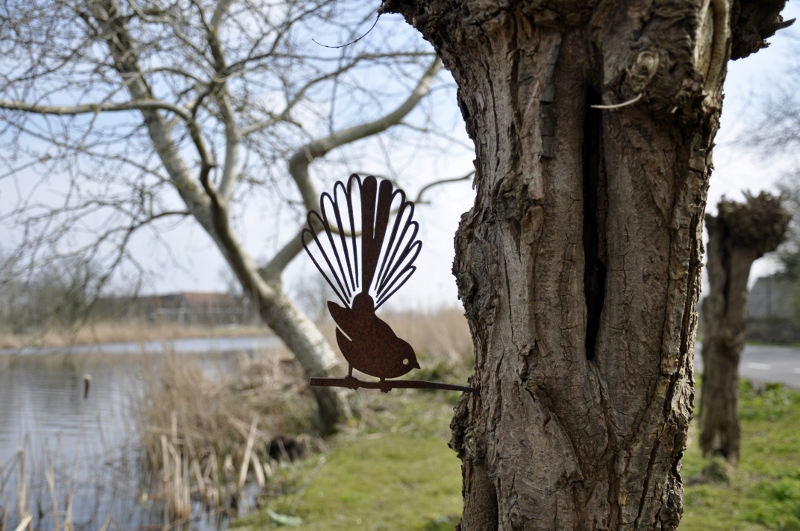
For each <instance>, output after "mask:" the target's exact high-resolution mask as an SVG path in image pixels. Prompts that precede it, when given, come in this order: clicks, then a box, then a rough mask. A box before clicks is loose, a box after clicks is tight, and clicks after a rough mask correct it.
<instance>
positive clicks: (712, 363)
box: [700, 192, 790, 466]
mask: <svg viewBox="0 0 800 531" xmlns="http://www.w3.org/2000/svg"><path fill="white" fill-rule="evenodd" d="M789 219H790V216H789V213H788V212H787V211H786V210H785V209H784V208H783V206H782V205H781V198H780V197H775V196H772V195H770V194H767V193H764V192H762V193H761V194H759V195H758V196H752V195H749V194H745V202H744V203H737V202H735V201H728V200H725V199H723V200H722V201H720V202H719V205H718V206H717V215H716V216H712V215H710V214H708V215H706V229H707V230H708V260H707V267H708V283H709V286H710V289H709V294H708V296H707V297H706V298H705V299H703V319H704V320H705V322H706V325H705V330H706V332H705V337H704V338H703V391H702V393H701V394H700V447H701V448H702V449H703V454H704V455H721V456H723V457H724V458H725V459H727V460H728V462H729V463H730V464H732V465H733V466H736V465H737V464H738V462H739V440H740V437H741V432H740V428H739V411H738V405H737V404H738V395H739V360H740V358H741V354H742V349H744V340H745V336H746V334H747V280H748V279H749V278H750V267H751V266H752V265H753V262H755V261H756V259H758V258H761V257H762V256H764V254H765V253H768V252H771V251H774V250H775V249H776V248H777V247H778V245H780V243H781V242H782V241H783V239H784V237H785V234H786V229H787V228H788V225H789Z"/></svg>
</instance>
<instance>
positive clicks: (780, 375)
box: [694, 343, 800, 388]
mask: <svg viewBox="0 0 800 531" xmlns="http://www.w3.org/2000/svg"><path fill="white" fill-rule="evenodd" d="M701 349H702V345H701V344H700V343H698V344H697V349H696V355H695V359H694V367H695V372H696V373H697V374H701V372H702V370H703V357H702V355H701V354H700V352H701ZM739 376H740V377H742V378H748V379H750V380H759V381H762V382H780V383H784V384H786V385H789V386H792V387H796V388H800V349H799V348H794V347H773V346H763V345H747V346H745V347H744V352H743V353H742V361H741V363H740V364H739Z"/></svg>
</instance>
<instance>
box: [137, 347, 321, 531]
mask: <svg viewBox="0 0 800 531" xmlns="http://www.w3.org/2000/svg"><path fill="white" fill-rule="evenodd" d="M148 359H150V361H148V362H146V363H145V364H144V368H143V371H142V388H141V390H140V394H139V396H138V397H137V399H136V400H135V401H134V410H133V418H134V419H135V421H136V424H137V432H138V438H139V444H140V447H141V449H142V458H143V459H142V462H143V464H144V465H145V469H146V474H149V475H151V476H153V477H155V478H158V481H154V482H151V485H152V486H153V487H154V489H155V491H154V492H151V493H149V494H148V497H149V498H155V499H161V500H163V502H164V511H165V512H164V522H165V524H166V523H168V522H172V523H174V522H175V521H176V520H185V519H187V518H189V517H190V515H191V511H192V503H193V502H198V503H201V504H202V505H203V506H204V507H205V508H206V509H209V510H212V511H216V512H218V513H232V512H235V511H236V510H237V508H241V506H242V504H243V502H244V499H243V497H242V496H243V492H244V489H245V488H246V484H247V478H248V476H249V475H251V476H252V477H253V478H254V479H255V481H256V483H257V484H258V486H259V488H263V487H264V485H265V483H266V478H267V477H269V476H270V475H271V474H272V470H271V466H270V465H269V463H268V461H269V456H268V452H267V445H268V443H269V441H270V440H271V438H272V437H273V436H274V435H275V434H278V433H293V434H297V433H301V432H308V431H312V425H311V422H310V418H311V412H312V411H313V409H312V404H313V403H312V400H311V397H310V394H309V393H308V392H307V391H306V390H305V389H306V387H307V385H306V383H305V381H304V380H303V379H302V378H301V374H302V373H301V371H300V370H299V369H298V367H297V366H296V363H295V362H294V361H293V360H292V358H291V357H290V356H288V355H287V353H286V352H283V351H274V352H270V353H267V354H264V355H261V356H259V357H258V359H255V360H254V359H251V358H250V356H248V355H246V354H242V355H240V356H239V357H238V368H237V370H236V371H235V374H234V375H233V376H231V375H229V376H227V377H224V376H221V375H216V376H208V375H207V374H206V373H204V371H203V368H202V367H201V365H200V364H199V363H198V362H197V361H195V360H192V359H190V358H188V357H181V356H176V355H173V354H170V355H167V356H166V357H162V359H161V362H158V361H156V360H157V359H156V358H148Z"/></svg>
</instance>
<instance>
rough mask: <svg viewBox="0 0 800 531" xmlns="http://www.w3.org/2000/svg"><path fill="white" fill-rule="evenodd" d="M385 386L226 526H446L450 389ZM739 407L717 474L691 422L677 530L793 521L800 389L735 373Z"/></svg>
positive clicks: (456, 470) (455, 507) (784, 526)
mask: <svg viewBox="0 0 800 531" xmlns="http://www.w3.org/2000/svg"><path fill="white" fill-rule="evenodd" d="M423 366H425V365H424V364H423ZM394 393H396V391H392V394H391V395H388V396H387V395H378V394H376V393H370V394H369V395H368V396H366V398H365V400H366V401H367V402H368V403H369V407H368V408H367V415H366V417H365V420H364V421H363V422H362V424H361V425H359V426H354V427H353V429H352V430H351V432H350V433H345V434H341V435H339V436H337V437H336V438H334V439H333V440H331V441H330V445H331V448H332V449H331V450H330V452H329V453H328V454H327V455H325V456H324V458H325V461H324V464H322V465H320V464H319V459H320V458H319V456H316V457H312V458H311V459H309V460H307V461H306V462H303V463H301V464H299V465H295V466H292V467H286V468H284V469H282V470H281V471H280V472H279V473H278V475H277V476H276V477H275V478H273V483H272V490H271V491H269V492H268V496H267V498H266V499H265V500H264V507H263V510H262V511H261V512H259V513H257V514H254V515H251V516H248V517H245V518H243V519H241V520H239V521H237V522H235V523H234V525H235V526H236V527H238V528H241V529H252V530H255V529H264V528H274V527H282V526H284V525H287V524H289V525H295V524H296V525H295V527H296V528H297V529H302V530H309V531H311V530H323V529H325V530H327V529H330V530H345V529H365V530H367V529H404V530H405V529H408V530H427V531H430V530H440V529H441V530H444V529H453V528H454V527H455V524H456V523H457V522H458V521H459V515H460V513H461V508H462V501H461V470H460V462H459V460H458V458H457V457H456V456H455V453H454V452H453V451H452V450H450V449H449V448H448V447H447V444H446V443H447V440H448V438H449V428H448V424H449V422H450V417H451V416H452V405H453V404H454V402H455V398H456V397H457V396H458V395H457V394H456V393H437V392H419V391H405V392H401V393H398V394H397V395H395V394H394ZM365 395H366V393H365ZM740 413H741V419H742V455H741V462H740V464H739V468H738V470H737V471H735V472H734V473H733V474H731V475H730V477H728V479H726V480H720V481H717V482H707V480H706V479H703V480H702V481H704V482H700V481H698V478H705V476H703V474H702V472H703V470H704V469H705V468H706V466H707V464H708V462H707V461H706V460H705V459H704V458H703V457H702V455H701V453H700V449H699V447H698V445H697V437H696V436H695V430H696V429H697V425H696V423H693V424H692V426H691V428H690V434H689V440H690V442H689V448H688V450H687V453H686V456H685V458H684V461H683V470H682V475H683V478H684V481H685V482H686V484H687V486H686V488H685V492H686V494H685V498H684V509H685V513H684V517H683V520H682V522H681V526H680V529H681V530H697V531H699V530H703V531H713V530H720V531H721V530H725V531H728V530H766V529H775V530H795V529H796V530H800V392H798V391H794V390H790V389H787V388H786V387H783V386H781V385H777V384H768V385H766V386H763V385H762V386H757V385H752V386H751V385H750V383H749V382H746V381H745V382H742V384H741V386H740ZM315 469H318V470H317V471H316V472H315ZM293 507H294V510H293ZM285 517H288V519H284V518H285ZM292 517H294V518H297V517H299V520H296V519H292ZM281 522H283V524H281Z"/></svg>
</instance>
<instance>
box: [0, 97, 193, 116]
mask: <svg viewBox="0 0 800 531" xmlns="http://www.w3.org/2000/svg"><path fill="white" fill-rule="evenodd" d="M0 109H7V110H9V111H24V112H30V113H34V114H52V115H57V116H71V115H76V114H97V113H101V112H121V111H144V110H148V111H153V110H162V111H169V112H171V113H175V114H176V115H177V116H180V117H181V118H183V119H184V120H188V119H190V117H191V115H190V113H189V111H188V109H186V108H184V107H181V106H180V105H174V104H172V103H168V102H165V101H158V100H149V99H142V100H138V101H126V102H123V103H86V104H83V105H34V104H30V103H25V102H22V101H11V100H0Z"/></svg>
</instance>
